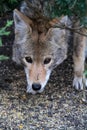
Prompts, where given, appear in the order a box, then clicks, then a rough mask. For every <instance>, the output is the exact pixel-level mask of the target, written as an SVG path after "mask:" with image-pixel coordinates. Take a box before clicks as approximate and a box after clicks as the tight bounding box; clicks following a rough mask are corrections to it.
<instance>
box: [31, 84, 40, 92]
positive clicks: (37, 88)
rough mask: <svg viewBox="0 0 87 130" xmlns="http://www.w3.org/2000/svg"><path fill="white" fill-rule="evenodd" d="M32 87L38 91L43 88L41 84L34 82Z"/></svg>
mask: <svg viewBox="0 0 87 130" xmlns="http://www.w3.org/2000/svg"><path fill="white" fill-rule="evenodd" d="M32 88H33V90H35V91H38V90H40V89H41V85H40V84H36V83H34V84H32Z"/></svg>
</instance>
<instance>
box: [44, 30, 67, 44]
mask: <svg viewBox="0 0 87 130" xmlns="http://www.w3.org/2000/svg"><path fill="white" fill-rule="evenodd" d="M46 38H47V40H48V41H51V43H53V44H57V45H58V44H61V45H62V43H64V42H65V38H66V30H65V29H60V28H50V29H49V30H48V33H47V35H46Z"/></svg>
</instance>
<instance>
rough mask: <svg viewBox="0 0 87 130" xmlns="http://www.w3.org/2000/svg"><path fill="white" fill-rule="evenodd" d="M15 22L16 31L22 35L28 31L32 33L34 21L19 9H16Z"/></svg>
mask: <svg viewBox="0 0 87 130" xmlns="http://www.w3.org/2000/svg"><path fill="white" fill-rule="evenodd" d="M13 17H14V24H15V33H17V34H19V35H20V36H21V37H23V36H24V35H25V34H26V33H27V32H28V33H30V34H31V32H32V29H31V27H30V26H31V24H32V21H31V20H30V19H29V18H28V17H27V16H25V15H24V14H22V13H21V12H19V11H18V10H17V9H15V10H14V16H13Z"/></svg>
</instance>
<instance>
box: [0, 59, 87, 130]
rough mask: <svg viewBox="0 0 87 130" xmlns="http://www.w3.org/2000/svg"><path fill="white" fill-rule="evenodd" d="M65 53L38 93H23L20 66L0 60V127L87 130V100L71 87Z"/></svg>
mask: <svg viewBox="0 0 87 130" xmlns="http://www.w3.org/2000/svg"><path fill="white" fill-rule="evenodd" d="M72 66H73V63H72V59H71V57H68V59H67V60H66V61H64V62H63V63H62V64H61V65H60V66H59V67H57V68H56V69H55V70H54V71H53V72H52V74H51V77H50V80H49V82H48V84H47V86H46V88H45V91H44V92H43V93H41V94H36V95H31V94H27V93H26V79H25V74H24V71H23V68H22V67H20V66H15V64H13V63H12V61H11V60H9V61H4V62H0V130H87V104H85V103H83V102H82V92H77V91H75V90H74V88H73V87H72V79H73V69H72Z"/></svg>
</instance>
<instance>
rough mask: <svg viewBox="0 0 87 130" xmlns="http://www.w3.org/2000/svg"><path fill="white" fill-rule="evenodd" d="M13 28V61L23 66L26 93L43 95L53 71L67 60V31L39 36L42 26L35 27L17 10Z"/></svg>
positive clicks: (48, 32) (56, 30) (44, 32)
mask: <svg viewBox="0 0 87 130" xmlns="http://www.w3.org/2000/svg"><path fill="white" fill-rule="evenodd" d="M60 21H64V19H63V18H62V19H61V20H60ZM14 24H15V41H14V45H13V60H14V61H15V62H17V63H18V64H23V65H24V69H25V73H26V78H27V92H29V93H32V94H35V93H40V92H42V91H43V90H44V87H45V85H46V83H47V81H48V79H49V76H50V74H51V72H52V70H53V69H54V68H55V67H56V66H57V65H59V64H60V63H61V62H63V61H64V59H65V58H66V54H67V38H66V31H65V30H64V29H60V28H52V27H51V28H49V29H48V30H46V31H42V32H39V31H38V28H39V24H38V25H37V24H35V22H33V21H32V20H30V19H29V18H28V17H27V16H25V15H23V14H22V13H21V12H19V11H18V10H14ZM43 30H44V29H43Z"/></svg>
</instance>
